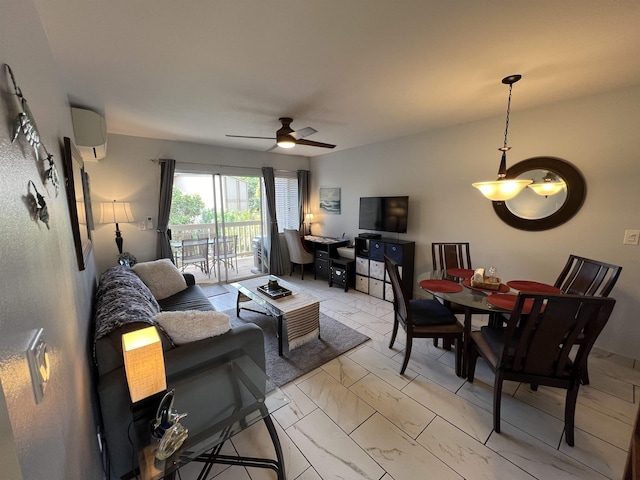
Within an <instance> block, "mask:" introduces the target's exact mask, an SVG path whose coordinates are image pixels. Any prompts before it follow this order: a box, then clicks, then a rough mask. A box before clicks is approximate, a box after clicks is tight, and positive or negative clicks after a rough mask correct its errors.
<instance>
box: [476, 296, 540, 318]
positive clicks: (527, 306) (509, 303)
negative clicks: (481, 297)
mask: <svg viewBox="0 0 640 480" xmlns="http://www.w3.org/2000/svg"><path fill="white" fill-rule="evenodd" d="M517 298H518V295H514V294H512V293H494V294H493V295H489V296H488V297H487V302H488V303H490V304H491V305H495V306H496V307H499V308H504V309H505V310H513V309H514V308H515V306H516V300H517ZM532 306H533V299H532V298H528V299H527V300H525V301H524V305H523V306H522V313H529V312H531V307H532Z"/></svg>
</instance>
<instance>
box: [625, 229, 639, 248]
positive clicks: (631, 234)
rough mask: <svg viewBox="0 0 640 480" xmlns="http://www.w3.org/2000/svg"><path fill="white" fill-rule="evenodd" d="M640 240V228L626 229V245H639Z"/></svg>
mask: <svg viewBox="0 0 640 480" xmlns="http://www.w3.org/2000/svg"><path fill="white" fill-rule="evenodd" d="M639 242H640V230H625V231H624V241H623V242H622V243H623V244H624V245H638V243H639Z"/></svg>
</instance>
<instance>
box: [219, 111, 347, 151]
mask: <svg viewBox="0 0 640 480" xmlns="http://www.w3.org/2000/svg"><path fill="white" fill-rule="evenodd" d="M278 120H280V123H282V127H280V129H278V131H276V136H275V137H250V136H247V135H227V137H234V138H260V139H264V140H275V141H276V145H277V146H278V147H282V148H292V147H295V146H296V145H307V146H309V147H322V148H334V147H335V145H331V144H330V143H322V142H314V141H313V140H305V138H304V137H308V136H309V135H313V134H314V133H316V132H317V130H316V129H315V128H311V127H306V128H301V129H300V130H294V129H293V128H291V122H293V118H289V117H281V118H279V119H278ZM274 148H275V147H274Z"/></svg>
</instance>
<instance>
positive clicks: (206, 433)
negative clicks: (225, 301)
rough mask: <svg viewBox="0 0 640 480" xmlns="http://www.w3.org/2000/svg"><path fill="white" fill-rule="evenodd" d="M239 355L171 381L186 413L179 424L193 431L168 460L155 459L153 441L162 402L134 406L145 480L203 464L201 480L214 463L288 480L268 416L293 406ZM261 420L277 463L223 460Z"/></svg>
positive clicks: (136, 442) (179, 407)
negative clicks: (238, 437)
mask: <svg viewBox="0 0 640 480" xmlns="http://www.w3.org/2000/svg"><path fill="white" fill-rule="evenodd" d="M237 353H238V354H237V356H236V357H234V358H226V359H224V360H223V361H220V360H216V361H212V362H207V363H204V364H203V365H202V366H201V368H200V369H195V370H194V372H193V373H192V374H190V375H188V376H186V377H185V376H184V375H181V376H180V378H173V377H171V376H170V377H168V378H167V384H168V386H169V388H173V389H174V390H175V400H174V404H173V407H174V408H175V409H176V410H177V411H178V412H179V413H185V412H186V413H188V415H187V416H186V417H184V418H183V419H182V420H180V423H181V424H182V425H184V426H185V427H186V428H187V429H188V430H189V436H188V437H187V439H186V440H185V442H184V443H183V445H182V446H181V447H180V448H179V449H178V450H177V451H176V452H175V453H174V454H173V455H171V456H170V457H169V458H167V459H166V460H157V459H156V458H155V456H154V455H155V451H156V449H157V445H158V442H157V441H156V440H154V439H152V438H151V436H150V435H149V425H150V422H151V420H152V419H153V418H154V417H155V413H156V412H155V408H157V406H158V402H157V401H156V402H155V403H153V402H150V403H149V404H148V405H144V406H142V407H141V406H139V405H138V404H136V406H134V408H133V415H134V430H135V435H134V438H133V440H134V447H135V448H136V450H137V451H138V463H139V466H140V477H141V478H142V479H143V480H157V479H161V478H167V479H172V478H174V477H175V472H176V471H177V470H178V469H180V467H182V466H184V465H186V464H187V463H190V462H201V463H203V464H204V466H203V470H202V471H203V472H205V473H204V476H203V477H202V478H204V477H206V476H207V474H206V471H207V470H208V469H210V468H211V465H212V464H213V463H222V464H226V465H250V466H253V467H260V468H269V469H272V470H275V471H276V473H277V478H278V480H284V479H285V471H284V460H283V456H282V448H281V446H280V441H279V439H278V434H277V432H276V430H275V428H274V425H273V421H272V420H271V417H270V415H271V413H273V412H274V411H275V410H277V409H278V408H280V407H282V406H284V405H286V404H287V403H289V400H288V398H287V397H286V396H285V395H284V393H283V392H282V391H281V390H280V389H278V388H277V387H275V386H274V385H273V384H272V383H271V381H270V380H269V379H268V377H267V375H266V374H265V372H264V371H263V370H262V369H261V368H260V367H259V366H258V365H256V364H255V363H254V362H253V360H251V358H250V357H249V356H247V355H245V354H244V352H241V351H239V352H237ZM158 401H159V400H158ZM142 403H144V401H142V402H139V404H142ZM150 406H155V408H149V407H150ZM260 420H262V421H264V423H265V425H266V427H267V430H268V431H269V435H270V436H271V440H272V442H273V446H274V449H275V453H276V458H277V459H276V460H272V459H256V458H247V457H236V456H227V455H221V454H220V450H221V449H222V445H223V444H224V442H225V441H227V440H228V439H230V438H231V437H232V436H233V435H235V434H236V433H239V432H240V431H242V430H244V429H246V428H248V427H249V426H251V425H253V424H254V423H256V422H258V421H260ZM201 475H203V473H201ZM199 478H200V477H199Z"/></svg>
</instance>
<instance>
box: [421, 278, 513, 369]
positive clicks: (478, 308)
mask: <svg viewBox="0 0 640 480" xmlns="http://www.w3.org/2000/svg"><path fill="white" fill-rule="evenodd" d="M446 278H447V274H446V272H444V271H441V270H436V271H431V272H425V273H422V274H420V275H418V284H420V282H421V281H422V280H428V279H446ZM421 288H422V289H423V290H424V291H426V292H429V293H430V294H431V295H433V296H434V297H437V298H440V299H442V300H444V301H445V302H451V303H455V304H457V305H460V306H461V307H463V308H464V338H463V348H462V376H463V377H466V376H467V366H468V360H469V338H470V337H469V335H470V334H471V315H472V313H488V314H496V313H507V312H509V310H505V309H503V308H499V307H496V306H494V305H492V304H490V303H489V302H487V294H486V293H484V292H481V291H478V290H472V289H470V288H467V287H462V290H461V291H459V292H440V291H436V290H430V289H427V288H424V287H422V286H421Z"/></svg>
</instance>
